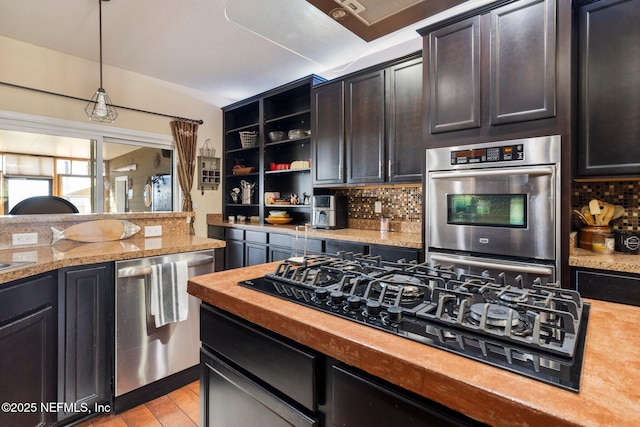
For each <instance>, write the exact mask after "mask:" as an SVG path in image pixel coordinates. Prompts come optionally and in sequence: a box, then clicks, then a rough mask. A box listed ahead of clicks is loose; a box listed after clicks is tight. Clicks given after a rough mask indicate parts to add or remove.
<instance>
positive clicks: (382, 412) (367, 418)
mask: <svg viewBox="0 0 640 427" xmlns="http://www.w3.org/2000/svg"><path fill="white" fill-rule="evenodd" d="M330 375H331V377H332V378H331V379H332V382H331V388H332V390H331V393H332V401H333V405H334V407H333V413H332V415H331V418H332V419H331V421H330V422H328V423H327V425H331V426H354V427H360V426H363V427H364V426H403V427H409V426H414V427H421V426H424V427H445V426H446V427H452V426H460V427H461V426H467V427H469V426H480V425H483V424H481V423H479V422H476V421H474V420H472V419H470V418H468V417H466V416H464V415H463V414H460V413H458V412H455V411H453V410H451V409H448V408H446V407H444V406H442V405H440V404H438V403H436V402H432V401H428V400H426V399H422V398H419V400H418V399H417V398H416V399H414V398H413V396H408V395H406V394H405V393H406V392H403V391H399V390H397V389H392V388H391V387H389V386H388V385H386V384H382V383H379V382H378V380H375V379H373V378H369V377H365V376H364V374H360V373H357V372H354V371H351V370H349V371H348V370H346V369H343V368H342V367H339V366H332V367H331V372H330Z"/></svg>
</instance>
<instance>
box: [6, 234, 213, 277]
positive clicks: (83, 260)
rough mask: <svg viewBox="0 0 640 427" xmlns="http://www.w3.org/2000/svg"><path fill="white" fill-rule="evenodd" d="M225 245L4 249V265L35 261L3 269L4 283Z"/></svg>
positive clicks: (123, 243)
mask: <svg viewBox="0 0 640 427" xmlns="http://www.w3.org/2000/svg"><path fill="white" fill-rule="evenodd" d="M224 246H225V242H224V241H221V240H215V239H208V238H204V237H196V236H189V235H166V236H162V237H149V238H143V237H132V238H129V239H124V240H117V241H110V242H101V243H79V242H72V241H69V240H64V241H61V242H59V243H57V244H56V245H54V246H44V245H41V246H26V247H19V248H13V249H6V250H0V262H11V261H22V260H25V259H28V260H34V261H35V262H34V263H30V264H27V265H25V266H21V267H18V268H12V269H8V270H4V271H3V270H0V283H6V282H10V281H12V280H17V279H22V278H24V277H29V276H33V275H35V274H39V273H44V272H47V271H51V270H56V269H58V268H62V267H69V266H74V265H85V264H94V263H99V262H106V261H119V260H124V259H132V258H141V257H149V256H157V255H166V254H172V253H179V252H190V251H200V250H205V249H215V248H223V247H224Z"/></svg>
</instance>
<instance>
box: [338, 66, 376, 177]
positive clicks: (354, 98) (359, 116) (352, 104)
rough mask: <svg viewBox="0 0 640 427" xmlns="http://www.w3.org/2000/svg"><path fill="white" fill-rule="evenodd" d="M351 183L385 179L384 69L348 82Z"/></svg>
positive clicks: (346, 90) (348, 148)
mask: <svg viewBox="0 0 640 427" xmlns="http://www.w3.org/2000/svg"><path fill="white" fill-rule="evenodd" d="M345 112H346V120H345V135H346V145H347V183H348V184H366V183H379V182H384V180H385V175H384V163H385V149H384V145H385V144H384V71H383V70H380V71H374V72H372V73H367V74H364V75H360V76H356V77H353V78H351V79H348V80H346V81H345Z"/></svg>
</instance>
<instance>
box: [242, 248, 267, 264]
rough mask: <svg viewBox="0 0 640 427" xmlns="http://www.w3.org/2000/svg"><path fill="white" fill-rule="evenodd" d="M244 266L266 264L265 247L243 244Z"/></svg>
mask: <svg viewBox="0 0 640 427" xmlns="http://www.w3.org/2000/svg"><path fill="white" fill-rule="evenodd" d="M244 248H245V258H244V259H245V266H247V267H248V266H250V265H258V264H264V263H265V262H267V246H266V245H262V244H259V243H245V245H244Z"/></svg>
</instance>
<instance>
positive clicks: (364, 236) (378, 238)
mask: <svg viewBox="0 0 640 427" xmlns="http://www.w3.org/2000/svg"><path fill="white" fill-rule="evenodd" d="M207 224H209V225H217V226H220V227H232V228H239V229H244V230H253V231H261V232H275V233H285V234H291V235H295V234H296V227H295V226H294V225H269V224H265V225H262V224H251V223H245V224H238V223H236V224H229V223H228V222H226V221H222V220H208V221H207ZM308 233H309V234H308V238H310V239H330V240H345V241H350V242H360V243H370V244H376V245H388V246H400V247H404V248H413V249H422V247H423V242H422V234H421V233H407V232H402V231H390V232H387V233H382V232H380V231H378V230H375V231H372V230H361V229H355V228H342V229H336V230H324V229H313V228H309V230H308Z"/></svg>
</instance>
